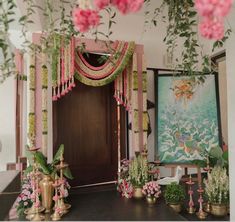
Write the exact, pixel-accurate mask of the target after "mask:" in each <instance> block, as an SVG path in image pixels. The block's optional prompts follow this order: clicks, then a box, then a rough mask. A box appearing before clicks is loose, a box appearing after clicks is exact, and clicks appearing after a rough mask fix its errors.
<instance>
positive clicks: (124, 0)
mask: <svg viewBox="0 0 235 222" xmlns="http://www.w3.org/2000/svg"><path fill="white" fill-rule="evenodd" d="M112 4H113V5H114V6H116V7H117V9H118V10H119V11H120V12H121V13H122V14H124V15H126V14H127V13H129V0H113V1H112Z"/></svg>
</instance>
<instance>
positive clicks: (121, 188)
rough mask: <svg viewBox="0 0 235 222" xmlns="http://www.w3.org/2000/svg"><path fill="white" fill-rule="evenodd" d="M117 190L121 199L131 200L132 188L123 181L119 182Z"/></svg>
mask: <svg viewBox="0 0 235 222" xmlns="http://www.w3.org/2000/svg"><path fill="white" fill-rule="evenodd" d="M117 190H118V192H120V193H121V195H122V197H126V198H131V197H132V196H133V187H132V185H131V184H130V183H129V182H128V181H127V180H125V179H120V180H119V182H118V186H117Z"/></svg>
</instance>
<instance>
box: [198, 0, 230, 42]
mask: <svg viewBox="0 0 235 222" xmlns="http://www.w3.org/2000/svg"><path fill="white" fill-rule="evenodd" d="M195 7H196V9H197V10H198V13H199V14H200V15H201V16H202V17H203V21H202V22H201V23H200V24H199V30H200V32H201V34H202V36H203V37H205V38H208V39H215V40H220V39H222V38H223V36H224V17H225V16H227V15H228V13H229V11H230V9H231V7H232V0H196V1H195Z"/></svg>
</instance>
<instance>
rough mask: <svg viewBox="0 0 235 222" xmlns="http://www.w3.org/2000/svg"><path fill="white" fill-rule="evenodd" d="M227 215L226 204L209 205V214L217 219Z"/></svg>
mask: <svg viewBox="0 0 235 222" xmlns="http://www.w3.org/2000/svg"><path fill="white" fill-rule="evenodd" d="M227 213H228V206H227V205H226V204H211V214H212V215H214V216H217V217H224V216H226V215H227Z"/></svg>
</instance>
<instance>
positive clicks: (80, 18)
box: [73, 8, 89, 32]
mask: <svg viewBox="0 0 235 222" xmlns="http://www.w3.org/2000/svg"><path fill="white" fill-rule="evenodd" d="M87 14H88V13H87V10H83V9H80V8H75V9H74V10H73V22H74V25H75V27H76V28H77V29H78V30H79V31H80V32H87V31H88V30H89V22H88V19H87Z"/></svg>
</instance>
